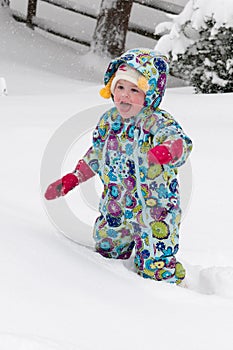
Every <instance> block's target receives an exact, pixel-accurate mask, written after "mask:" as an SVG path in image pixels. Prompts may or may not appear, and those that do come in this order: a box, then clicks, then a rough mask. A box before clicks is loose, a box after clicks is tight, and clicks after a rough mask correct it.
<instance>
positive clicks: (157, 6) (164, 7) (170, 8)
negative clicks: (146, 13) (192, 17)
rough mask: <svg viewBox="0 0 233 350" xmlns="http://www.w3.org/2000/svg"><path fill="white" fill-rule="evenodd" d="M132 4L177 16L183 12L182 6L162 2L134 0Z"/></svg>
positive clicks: (156, 0) (161, 0) (158, 0)
mask: <svg viewBox="0 0 233 350" xmlns="http://www.w3.org/2000/svg"><path fill="white" fill-rule="evenodd" d="M134 2H135V3H137V4H140V5H143V6H146V7H150V8H153V9H154V10H159V11H162V12H165V13H170V14H172V15H178V14H179V13H180V12H181V11H182V10H183V7H182V6H180V5H176V4H172V3H171V2H169V1H163V0H134Z"/></svg>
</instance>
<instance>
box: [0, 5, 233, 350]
mask: <svg viewBox="0 0 233 350" xmlns="http://www.w3.org/2000/svg"><path fill="white" fill-rule="evenodd" d="M208 3H209V4H210V2H208ZM0 33H1V45H0V77H3V78H4V79H5V81H6V86H7V90H8V95H7V96H0V116H1V128H0V147H1V184H2V186H1V196H0V207H1V221H0V225H1V228H0V235H1V245H0V262H1V263H0V276H1V288H0V310H1V313H0V349H4V350H15V349H17V350H31V349H33V350H37V349H39V350H52V349H55V350H61V349H65V350H74V349H75V350H89V349H92V350H93V349H95V350H107V349H112V350H119V349H135V350H139V349H140V350H141V349H145V348H148V349H163V350H170V349H179V350H187V349H189V350H217V349H223V350H231V349H232V346H233V339H232V325H233V255H232V247H233V236H232V232H233V231H232V227H233V217H232V198H233V186H232V171H233V166H232V152H233V146H232V129H233V119H232V113H231V110H232V98H233V96H232V94H230V93H229V94H217V95H211V94H209V95H195V94H193V92H192V90H191V89H190V88H172V89H168V90H167V92H166V94H165V97H164V101H163V104H162V107H163V108H164V109H166V110H168V111H169V112H170V113H172V114H173V115H174V116H175V117H176V119H177V120H178V121H179V122H180V123H181V124H182V126H183V128H184V130H185V131H186V132H187V134H188V135H189V136H190V137H191V138H192V140H193V142H194V150H193V153H192V156H191V163H190V164H187V165H186V166H185V167H184V168H183V169H182V170H181V180H182V181H181V185H182V192H183V198H185V195H186V194H187V193H189V192H190V190H191V192H192V196H191V202H188V198H186V199H185V200H183V206H184V218H183V222H182V225H181V233H180V246H181V247H180V252H179V259H180V260H181V261H182V262H183V263H184V265H185V267H186V269H187V279H186V283H187V287H188V288H180V287H177V286H174V285H169V284H166V283H159V282H154V281H151V280H144V279H143V278H141V277H139V276H137V275H136V274H135V273H134V271H133V261H132V259H130V260H128V261H125V262H123V261H114V260H108V259H104V258H103V257H101V256H100V255H98V254H96V253H94V252H93V251H92V250H91V249H88V248H85V247H82V246H80V245H78V244H77V243H75V242H73V241H71V240H68V239H67V238H65V236H64V235H62V234H61V233H59V232H58V230H57V228H56V227H55V226H54V225H53V224H52V223H51V221H50V219H49V217H48V215H47V214H46V211H45V210H44V208H45V205H46V206H47V211H48V208H49V210H50V208H51V210H52V208H54V207H56V208H58V207H59V204H58V203H62V202H61V201H62V200H61V201H60V202H59V200H57V201H54V202H50V203H49V204H48V203H46V204H45V202H44V200H43V197H42V196H41V192H40V179H41V174H40V172H41V166H42V163H43V159H45V158H44V157H45V153H46V150H47V149H48V148H47V147H48V144H49V142H50V140H51V139H53V138H54V137H55V136H54V135H55V133H56V131H57V130H58V131H59V130H60V131H63V128H65V127H66V125H68V123H69V122H70V121H71V119H72V117H73V116H76V117H75V118H74V120H75V123H76V124H75V125H76V130H75V129H74V130H70V132H72V135H73V138H75V136H74V135H75V133H77V138H78V136H80V133H82V135H81V136H80V137H79V139H78V140H77V141H78V143H80V140H81V145H80V147H77V146H75V144H73V140H72V139H71V140H70V144H69V142H68V141H67V140H66V141H67V142H68V143H67V154H66V155H65V157H64V158H62V159H61V156H60V151H59V147H60V146H61V147H62V144H63V143H64V142H63V141H64V139H65V137H66V136H67V135H65V134H64V137H61V138H60V141H61V142H60V143H61V144H60V145H59V144H58V145H57V148H56V149H55V151H54V159H51V162H50V163H49V166H48V168H49V169H48V174H47V175H46V174H45V175H46V176H47V177H48V179H44V178H43V179H44V180H47V184H48V183H49V181H53V180H55V179H56V178H57V177H58V176H60V175H61V173H64V172H65V171H70V170H73V167H74V166H75V165H76V163H77V161H78V159H79V157H80V156H81V155H82V154H83V149H84V148H85V149H86V145H88V144H89V140H90V130H86V132H83V129H82V128H83V127H84V126H85V125H87V126H88V127H89V125H92V124H94V122H95V121H97V120H98V118H99V117H100V115H99V110H100V109H101V108H102V109H104V108H105V106H106V108H108V107H109V102H107V104H106V101H103V100H102V99H101V98H100V96H99V94H98V91H99V88H100V85H101V83H100V80H99V77H100V73H101V72H103V71H104V68H105V67H106V66H105V62H103V64H102V66H101V67H100V68H97V67H98V65H99V63H98V62H97V61H95V62H93V60H95V57H93V56H92V57H90V56H89V57H88V64H87V65H86V64H85V57H86V56H85V55H83V54H82V53H80V51H79V49H77V50H76V51H75V49H71V48H69V47H67V46H65V45H61V44H60V43H57V42H56V41H54V40H52V39H49V38H46V37H44V36H42V35H41V34H40V33H33V32H32V31H30V30H29V29H27V28H26V27H25V26H24V25H22V24H19V23H16V22H14V21H12V20H11V19H10V17H9V16H8V12H7V11H6V10H4V9H2V8H0ZM77 47H78V46H77ZM97 70H98V72H97ZM101 74H102V73H101ZM90 108H91V109H90ZM88 109H90V110H89V111H88ZM88 115H89V118H88ZM79 121H80V123H79ZM84 134H85V135H86V137H84V136H85V135H84ZM61 135H62V134H61ZM84 140H85V141H84ZM61 149H62V148H61ZM69 151H70V153H71V154H70V153H69ZM59 162H61V163H62V169H61V168H60V169H59V171H57V169H58V167H57V164H59ZM53 164H54V165H53ZM51 169H54V171H53V170H51ZM51 171H52V172H53V174H51ZM46 176H45V177H46ZM44 180H43V183H42V187H43V188H42V192H43V191H44V190H45V188H44V187H45V183H44V182H45V181H44ZM87 186H89V187H88V188H89V192H88V191H86V192H85V193H86V196H87V197H88V196H89V197H90V198H87V200H89V202H91V201H92V200H94V199H95V198H94V199H93V194H92V192H93V190H92V189H93V188H94V186H93V185H92V184H91V182H90V183H89V185H88V183H87ZM95 186H97V187H98V186H99V185H98V184H96V185H95ZM96 192H98V191H97V190H96ZM80 197H81V194H80V191H79V190H77V191H76V190H75V191H73V193H71V194H70V195H68V196H67V197H66V199H64V202H65V201H66V202H67V203H69V206H70V207H75V208H77V207H78V206H79V205H80V209H82V212H86V213H87V212H88V213H89V212H90V215H89V214H88V216H89V220H90V221H92V220H94V217H95V216H96V215H97V210H96V209H95V210H94V209H93V210H92V212H91V210H90V204H86V203H85V201H84V200H83V199H82V198H81V199H80ZM188 197H189V196H188ZM80 203H81V204H80ZM48 206H49V207H48ZM81 207H82V208H81ZM74 211H75V209H74ZM76 215H77V216H78V215H80V214H79V212H78V210H77V209H76ZM60 216H63V212H61V213H60ZM80 219H82V220H83V221H84V223H85V224H86V226H83V227H84V228H83V227H82V226H77V227H73V231H74V233H72V234H74V235H73V236H72V235H70V236H71V238H73V239H75V238H76V237H79V236H82V237H83V240H84V243H85V242H87V243H89V242H90V241H91V233H92V232H91V231H92V228H91V224H90V222H89V221H88V220H87V219H86V218H85V215H84V214H82V217H81V218H80ZM75 232H77V236H75ZM64 233H65V234H66V235H68V236H69V232H64Z"/></svg>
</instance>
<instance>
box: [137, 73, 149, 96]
mask: <svg viewBox="0 0 233 350" xmlns="http://www.w3.org/2000/svg"><path fill="white" fill-rule="evenodd" d="M137 86H138V87H139V89H141V90H142V91H144V92H145V93H146V92H147V90H148V89H149V85H148V82H147V79H146V78H145V77H144V76H141V77H140V78H138V81H137Z"/></svg>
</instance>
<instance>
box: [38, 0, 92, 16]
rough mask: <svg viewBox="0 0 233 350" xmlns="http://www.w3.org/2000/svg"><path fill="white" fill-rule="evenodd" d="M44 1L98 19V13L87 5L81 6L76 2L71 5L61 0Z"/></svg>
mask: <svg viewBox="0 0 233 350" xmlns="http://www.w3.org/2000/svg"><path fill="white" fill-rule="evenodd" d="M41 1H43V2H46V3H48V4H50V5H55V6H57V7H61V8H62V9H64V10H69V11H71V12H75V13H79V14H80V15H84V16H87V17H90V18H94V19H97V16H98V13H96V12H95V11H93V9H91V8H87V7H85V6H81V5H79V4H78V3H77V4H75V6H71V5H70V4H68V3H63V2H62V1H59V0H41Z"/></svg>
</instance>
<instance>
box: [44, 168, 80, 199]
mask: <svg viewBox="0 0 233 350" xmlns="http://www.w3.org/2000/svg"><path fill="white" fill-rule="evenodd" d="M78 184H79V180H78V178H77V176H75V174H73V173H70V174H67V175H65V176H63V177H62V178H61V179H60V180H57V181H55V182H53V183H52V184H51V185H49V187H48V188H47V190H46V192H45V198H46V199H48V200H50V199H56V198H58V197H61V196H64V195H66V194H67V193H68V192H69V191H71V190H72V189H73V188H74V187H76V186H77V185H78Z"/></svg>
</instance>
